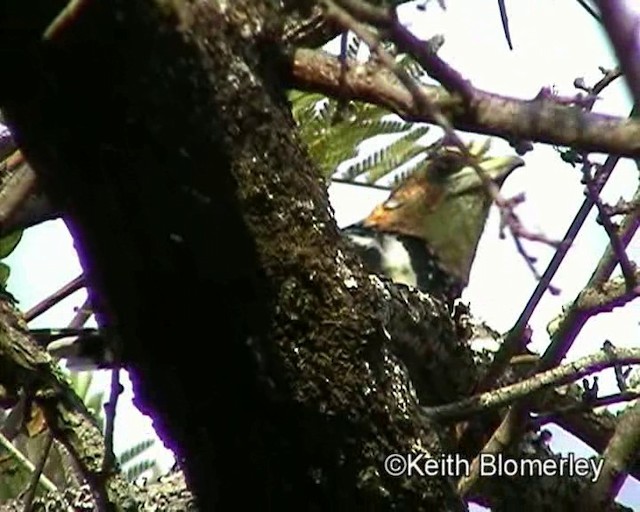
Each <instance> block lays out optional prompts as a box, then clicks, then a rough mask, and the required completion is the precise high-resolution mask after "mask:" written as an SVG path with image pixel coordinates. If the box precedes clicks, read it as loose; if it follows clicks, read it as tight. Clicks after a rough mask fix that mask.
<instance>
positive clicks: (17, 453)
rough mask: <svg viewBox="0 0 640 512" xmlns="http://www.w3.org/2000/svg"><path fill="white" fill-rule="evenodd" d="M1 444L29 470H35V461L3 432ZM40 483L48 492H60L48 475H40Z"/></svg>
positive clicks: (0, 437)
mask: <svg viewBox="0 0 640 512" xmlns="http://www.w3.org/2000/svg"><path fill="white" fill-rule="evenodd" d="M0 445H2V447H3V448H4V449H5V450H7V451H8V452H9V453H10V454H11V456H12V457H13V458H15V459H16V460H17V461H18V462H19V463H20V465H21V466H22V467H24V468H25V469H26V470H27V471H29V472H30V473H33V472H34V471H35V469H36V467H35V466H34V465H33V463H32V462H31V461H30V460H29V459H27V458H26V457H25V456H24V455H23V454H22V453H21V452H20V450H18V449H17V448H16V447H15V446H13V444H11V441H9V440H8V439H7V438H6V437H5V436H4V435H2V434H0ZM38 483H39V484H40V485H41V486H42V487H43V488H44V489H45V490H46V491H48V492H55V493H57V492H58V488H57V487H56V486H55V484H54V483H53V482H52V481H51V480H49V479H48V478H47V477H46V475H40V478H39V479H38Z"/></svg>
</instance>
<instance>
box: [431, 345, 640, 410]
mask: <svg viewBox="0 0 640 512" xmlns="http://www.w3.org/2000/svg"><path fill="white" fill-rule="evenodd" d="M638 363H640V349H617V348H614V349H611V351H610V352H607V351H605V350H601V351H599V352H597V353H596V354H592V355H590V356H587V357H583V358H581V359H578V360H577V361H573V362H571V363H568V364H566V365H563V366H558V367H556V368H553V369H552V370H548V371H546V372H543V373H539V374H536V375H534V376H533V377H530V378H528V379H526V380H524V381H521V382H517V383H515V384H511V385H509V386H505V387H503V388H500V389H496V390H493V391H488V392H486V393H482V394H480V395H475V396H472V397H469V398H465V399H463V400H460V401H458V402H455V403H452V404H446V405H439V406H435V407H429V408H426V409H425V411H424V412H425V413H426V415H427V416H428V417H430V418H434V419H437V420H459V419H463V418H466V417H468V416H470V415H472V414H475V413H480V412H482V411H487V410H490V409H495V408H498V407H503V406H505V405H508V404H510V403H513V402H514V401H516V400H518V399H521V398H524V397H526V396H529V395H531V394H533V393H535V392H537V391H540V390H541V389H544V388H546V387H549V386H552V385H555V386H558V385H561V384H562V385H563V384H567V383H568V382H572V381H575V380H577V379H579V378H581V377H584V376H585V375H590V374H591V373H594V372H597V371H600V370H602V369H604V368H609V367H612V366H615V365H619V364H638Z"/></svg>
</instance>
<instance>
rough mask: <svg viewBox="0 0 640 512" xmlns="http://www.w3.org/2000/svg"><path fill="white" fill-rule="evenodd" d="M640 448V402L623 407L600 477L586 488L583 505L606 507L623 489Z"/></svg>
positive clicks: (599, 508)
mask: <svg viewBox="0 0 640 512" xmlns="http://www.w3.org/2000/svg"><path fill="white" fill-rule="evenodd" d="M639 451H640V402H637V403H636V404H635V405H633V406H631V407H629V408H628V409H626V410H625V411H624V413H623V414H622V416H621V417H620V419H619V421H618V426H617V427H616V431H615V432H614V434H613V436H612V437H611V440H610V441H609V444H608V445H607V449H606V450H605V451H604V453H603V455H602V456H603V458H604V465H603V467H602V471H601V473H600V478H599V479H598V481H597V482H595V483H594V484H593V486H591V487H590V488H589V489H587V491H586V494H585V496H584V501H583V505H585V506H587V505H588V507H589V508H591V509H598V510H602V509H604V505H606V504H608V503H610V502H612V501H613V500H614V499H615V497H616V496H617V495H618V491H620V487H622V484H623V483H624V481H625V479H626V478H627V476H628V474H629V469H630V468H631V466H632V465H633V464H634V462H635V461H636V459H637V457H638V452H639Z"/></svg>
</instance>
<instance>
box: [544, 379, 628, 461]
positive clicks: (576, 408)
mask: <svg viewBox="0 0 640 512" xmlns="http://www.w3.org/2000/svg"><path fill="white" fill-rule="evenodd" d="M638 398H640V392H637V391H624V392H622V393H614V394H613V395H607V396H601V397H598V398H596V399H594V400H592V401H589V402H584V401H581V402H576V403H573V404H570V405H565V406H563V407H559V408H557V409H554V410H552V411H545V412H537V415H536V417H535V421H534V423H533V424H532V427H533V428H538V427H541V426H542V425H544V424H546V423H559V422H561V416H563V415H566V414H570V413H577V412H582V411H588V410H589V411H590V410H593V409H596V408H598V407H607V406H609V405H615V404H620V403H624V402H630V401H631V400H636V399H638ZM582 440H583V441H585V442H586V443H587V444H589V445H590V446H591V447H593V444H591V443H590V442H589V439H588V438H587V439H584V438H582ZM596 450H597V449H596Z"/></svg>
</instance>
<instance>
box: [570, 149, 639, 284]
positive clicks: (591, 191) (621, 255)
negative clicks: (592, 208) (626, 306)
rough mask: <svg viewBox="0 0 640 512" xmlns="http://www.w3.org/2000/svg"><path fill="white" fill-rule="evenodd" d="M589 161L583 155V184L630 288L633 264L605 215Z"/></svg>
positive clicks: (633, 278)
mask: <svg viewBox="0 0 640 512" xmlns="http://www.w3.org/2000/svg"><path fill="white" fill-rule="evenodd" d="M591 165H592V164H591V162H590V161H589V159H588V157H587V155H584V163H583V165H582V173H583V176H584V184H585V189H586V192H587V195H588V196H589V197H590V198H591V201H593V203H594V204H595V205H596V208H597V209H598V213H599V217H598V218H599V220H600V222H601V223H602V227H603V228H604V230H605V231H606V233H607V236H608V237H609V241H610V242H611V249H612V251H613V253H614V254H615V257H616V260H617V261H618V262H619V263H620V268H621V269H622V275H624V279H625V282H626V284H627V289H628V290H631V289H633V288H634V287H635V285H636V278H635V274H634V272H635V269H634V265H633V264H632V263H631V262H630V261H629V257H628V256H627V253H626V251H625V247H624V245H623V243H622V241H621V240H620V237H619V236H618V231H617V229H616V227H615V226H614V225H613V223H612V222H611V218H610V217H609V216H608V215H607V213H606V211H605V208H604V205H603V204H602V201H601V199H600V194H599V192H598V190H597V186H596V185H595V183H594V180H593V179H592V177H591Z"/></svg>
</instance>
